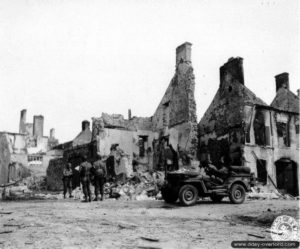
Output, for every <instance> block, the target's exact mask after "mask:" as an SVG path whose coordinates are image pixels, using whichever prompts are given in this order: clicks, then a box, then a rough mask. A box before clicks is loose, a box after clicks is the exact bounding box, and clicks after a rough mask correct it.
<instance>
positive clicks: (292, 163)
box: [198, 58, 299, 195]
mask: <svg viewBox="0 0 300 249" xmlns="http://www.w3.org/2000/svg"><path fill="white" fill-rule="evenodd" d="M284 76H286V74H284ZM279 79H280V80H279V82H278V80H277V79H276V87H277V90H278V91H277V94H276V97H275V99H274V101H273V102H272V104H271V106H269V105H267V104H266V103H265V102H263V101H262V100H261V99H259V98H258V97H256V96H255V95H254V94H253V93H252V92H251V91H250V90H249V89H248V88H247V87H246V86H245V85H244V76H243V59H242V58H231V59H229V61H228V62H227V63H226V64H224V65H223V66H222V67H221V68H220V87H219V89H218V91H217V93H216V95H215V97H214V99H213V101H212V103H211V104H210V106H209V108H208V109H207V111H206V112H205V114H204V116H203V117H202V119H201V121H200V123H199V151H198V152H199V153H198V156H199V158H200V161H202V162H203V163H204V162H206V161H207V160H208V159H210V160H211V161H212V163H214V164H216V165H218V164H219V162H220V159H221V157H223V158H224V159H225V162H226V163H228V164H234V165H246V166H249V167H250V168H251V171H252V172H254V173H255V175H256V177H257V178H258V180H259V181H261V182H262V183H263V184H267V185H273V183H275V185H276V187H278V188H279V189H281V191H283V192H289V193H290V194H293V195H297V194H298V192H299V190H298V177H297V176H298V172H299V168H298V167H299V166H298V165H299V125H298V126H297V124H298V123H299V121H298V120H299V97H297V96H296V95H295V94H293V93H292V92H291V91H290V90H289V89H288V84H287V83H286V82H287V81H288V80H287V79H285V80H284V77H282V76H281V77H279ZM282 95H284V96H282ZM296 106H298V109H297V108H296ZM297 127H298V128H297ZM282 165H285V166H282ZM284 177H285V179H289V180H288V182H289V184H287V183H286V182H284V181H285V180H283V178H284Z"/></svg>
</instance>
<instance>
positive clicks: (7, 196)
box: [0, 175, 56, 200]
mask: <svg viewBox="0 0 300 249" xmlns="http://www.w3.org/2000/svg"><path fill="white" fill-rule="evenodd" d="M45 189H46V178H45V177H44V176H34V175H31V176H29V177H26V178H24V179H22V180H19V181H16V182H12V183H9V184H7V185H5V186H2V187H1V186H0V200H1V199H2V200H30V199H56V198H55V197H54V195H49V194H48V195H47V194H42V193H38V191H42V190H45Z"/></svg>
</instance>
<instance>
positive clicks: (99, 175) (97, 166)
mask: <svg viewBox="0 0 300 249" xmlns="http://www.w3.org/2000/svg"><path fill="white" fill-rule="evenodd" d="M93 171H94V182H95V201H98V198H99V192H100V194H101V199H100V200H101V201H102V200H103V186H104V183H105V178H106V175H107V171H106V165H105V162H104V160H97V161H96V162H94V168H93Z"/></svg>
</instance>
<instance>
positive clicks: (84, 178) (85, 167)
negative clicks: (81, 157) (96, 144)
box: [79, 160, 92, 202]
mask: <svg viewBox="0 0 300 249" xmlns="http://www.w3.org/2000/svg"><path fill="white" fill-rule="evenodd" d="M91 168H92V165H91V164H90V163H89V162H88V161H86V160H85V161H84V162H83V163H81V164H80V168H79V173H80V181H81V184H82V190H83V194H84V200H85V201H86V202H87V201H88V200H89V201H91V188H90V184H91Z"/></svg>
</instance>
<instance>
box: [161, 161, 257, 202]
mask: <svg viewBox="0 0 300 249" xmlns="http://www.w3.org/2000/svg"><path fill="white" fill-rule="evenodd" d="M212 171H213V170H210V169H206V172H207V175H205V176H203V175H200V174H199V173H197V172H190V171H185V172H181V171H180V170H179V171H174V172H168V173H167V174H166V179H165V184H164V186H163V187H162V189H161V193H162V197H163V199H164V200H165V202H167V203H175V202H176V201H177V200H178V198H179V200H180V203H181V204H182V205H185V206H190V205H194V204H195V203H196V202H197V200H198V198H199V197H210V198H211V200H212V201H214V202H221V201H222V199H223V198H224V197H227V196H228V197H229V199H230V201H231V203H234V204H241V203H243V202H244V200H245V197H246V192H249V191H250V189H251V187H253V186H254V184H255V179H254V174H253V173H250V168H248V167H241V166H230V167H229V170H228V173H227V174H226V175H225V177H224V175H223V178H222V179H221V178H219V177H218V171H215V172H212Z"/></svg>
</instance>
